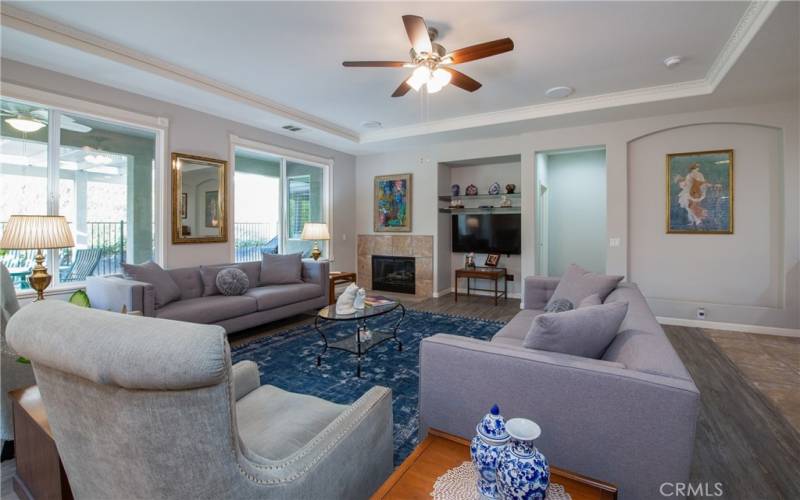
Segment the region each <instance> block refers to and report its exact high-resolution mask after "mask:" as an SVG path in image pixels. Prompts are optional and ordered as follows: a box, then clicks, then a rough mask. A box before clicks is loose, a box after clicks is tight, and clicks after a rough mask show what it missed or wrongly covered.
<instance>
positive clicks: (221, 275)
mask: <svg viewBox="0 0 800 500" xmlns="http://www.w3.org/2000/svg"><path fill="white" fill-rule="evenodd" d="M249 286H250V280H249V279H247V275H246V274H245V273H244V271H242V270H241V269H239V268H236V267H226V268H225V269H222V270H221V271H220V272H218V273H217V288H218V289H219V291H220V293H222V295H241V294H243V293H244V292H246V291H247V288H248V287H249Z"/></svg>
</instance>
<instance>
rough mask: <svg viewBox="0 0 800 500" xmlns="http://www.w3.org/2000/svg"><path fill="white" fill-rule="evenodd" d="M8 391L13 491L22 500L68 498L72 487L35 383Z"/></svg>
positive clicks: (70, 496)
mask: <svg viewBox="0 0 800 500" xmlns="http://www.w3.org/2000/svg"><path fill="white" fill-rule="evenodd" d="M8 395H9V397H10V398H11V406H12V412H13V415H14V451H15V454H16V460H17V466H16V469H17V471H16V474H15V475H14V492H15V493H16V494H17V496H18V497H20V498H21V499H23V500H25V499H34V498H36V499H43V498H46V499H64V500H72V490H71V489H70V487H69V481H68V480H67V474H66V472H64V466H63V464H62V463H61V458H60V457H59V456H58V449H56V442H55V441H54V440H53V433H52V432H51V430H50V424H49V423H48V421H47V413H46V412H45V409H44V403H43V402H42V396H41V394H39V387H37V386H35V385H34V386H31V387H27V388H24V389H16V390H13V391H11V392H9V393H8Z"/></svg>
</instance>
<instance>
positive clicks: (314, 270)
mask: <svg viewBox="0 0 800 500" xmlns="http://www.w3.org/2000/svg"><path fill="white" fill-rule="evenodd" d="M330 270H331V265H330V262H328V261H327V260H314V259H303V281H305V282H306V283H315V284H317V285H319V286H321V287H322V291H323V293H324V294H325V298H326V299H327V298H328V282H329V281H330Z"/></svg>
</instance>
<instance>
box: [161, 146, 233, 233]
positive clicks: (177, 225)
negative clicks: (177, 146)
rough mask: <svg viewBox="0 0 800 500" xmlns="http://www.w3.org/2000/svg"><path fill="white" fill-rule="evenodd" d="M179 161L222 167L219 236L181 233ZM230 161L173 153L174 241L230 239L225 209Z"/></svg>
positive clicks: (180, 177)
mask: <svg viewBox="0 0 800 500" xmlns="http://www.w3.org/2000/svg"><path fill="white" fill-rule="evenodd" d="M179 161H191V162H194V163H205V164H207V165H209V166H212V167H217V168H219V169H220V171H221V173H220V177H219V197H220V200H219V215H220V217H219V236H199V237H196V238H192V237H186V236H183V235H182V234H181V227H182V224H181V213H180V212H181V184H182V176H181V172H180V169H179V168H178V162H179ZM227 179H228V162H227V161H225V160H217V159H215V158H206V157H203V156H194V155H188V154H184V153H172V243H174V244H191V243H226V242H227V241H228V213H227V210H226V209H225V207H226V205H227V204H228V190H227Z"/></svg>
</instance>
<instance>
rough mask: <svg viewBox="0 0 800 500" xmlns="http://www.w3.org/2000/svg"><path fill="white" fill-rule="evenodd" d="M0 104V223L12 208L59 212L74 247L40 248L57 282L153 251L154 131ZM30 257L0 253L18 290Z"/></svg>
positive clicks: (115, 269)
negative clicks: (0, 127)
mask: <svg viewBox="0 0 800 500" xmlns="http://www.w3.org/2000/svg"><path fill="white" fill-rule="evenodd" d="M0 108H2V110H3V112H4V115H5V116H4V117H3V120H2V152H1V153H2V154H1V155H0V229H1V228H2V226H3V225H4V224H5V222H6V221H8V218H9V216H11V215H14V214H50V215H63V216H65V217H66V219H67V222H69V224H70V227H71V229H72V232H73V237H74V240H75V247H74V248H66V249H62V250H59V251H50V252H48V254H47V267H48V269H49V270H50V274H51V275H53V280H54V284H55V285H56V286H57V285H58V284H59V283H70V284H74V283H76V282H82V281H85V280H86V278H87V277H88V276H91V275H103V274H113V273H119V272H121V271H122V263H124V262H131V263H141V262H145V261H147V260H151V259H153V258H154V256H155V234H156V232H155V226H156V224H155V217H154V213H155V199H154V196H155V188H154V169H155V154H156V133H155V132H154V131H151V130H145V129H140V128H137V127H131V126H127V125H121V124H118V123H115V122H111V121H105V120H100V119H96V118H88V117H84V116H80V115H77V114H73V113H68V112H63V111H60V110H58V109H52V108H45V107H42V106H36V105H31V104H28V103H21V102H18V101H14V100H9V99H3V100H2V101H0ZM8 116H13V117H19V118H20V119H21V120H22V121H21V122H15V121H11V122H9V120H8V119H7V117H8ZM15 125H18V126H20V127H21V129H20V128H17V127H15ZM33 128H36V130H35V131H32V130H31V129H33ZM53 128H56V130H55V131H54V130H53ZM54 132H55V133H54ZM31 256H32V252H28V251H18V250H15V251H9V252H6V253H5V254H4V255H3V256H2V261H3V263H4V264H5V265H6V266H7V267H8V268H9V270H10V272H11V274H12V278H13V279H14V284H15V287H16V288H17V289H25V288H27V287H28V284H27V282H26V279H25V277H26V276H27V274H28V273H29V270H30V268H31V266H32V263H31Z"/></svg>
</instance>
